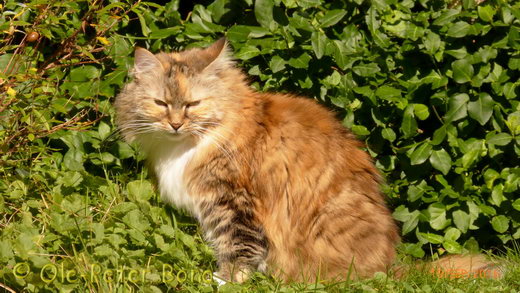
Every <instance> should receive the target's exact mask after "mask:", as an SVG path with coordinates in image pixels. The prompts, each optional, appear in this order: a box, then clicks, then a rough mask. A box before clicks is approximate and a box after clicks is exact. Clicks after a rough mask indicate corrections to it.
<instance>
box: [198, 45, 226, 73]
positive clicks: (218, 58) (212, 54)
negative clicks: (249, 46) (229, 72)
mask: <svg viewBox="0 0 520 293" xmlns="http://www.w3.org/2000/svg"><path fill="white" fill-rule="evenodd" d="M203 53H204V55H205V59H206V62H207V65H206V66H205V68H204V71H207V70H223V69H226V68H228V67H230V66H233V59H232V58H231V53H230V50H229V47H228V44H227V40H226V38H220V39H219V40H218V41H216V42H215V43H213V44H212V45H211V46H209V47H208V48H206V49H204V51H203Z"/></svg>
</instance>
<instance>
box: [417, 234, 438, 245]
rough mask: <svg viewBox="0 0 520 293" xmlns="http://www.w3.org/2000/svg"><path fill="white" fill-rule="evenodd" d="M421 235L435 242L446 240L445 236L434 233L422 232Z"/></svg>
mask: <svg viewBox="0 0 520 293" xmlns="http://www.w3.org/2000/svg"><path fill="white" fill-rule="evenodd" d="M420 236H421V237H423V238H424V239H426V240H427V241H428V242H429V243H433V244H441V243H442V242H443V241H444V237H442V236H441V235H437V234H433V233H420Z"/></svg>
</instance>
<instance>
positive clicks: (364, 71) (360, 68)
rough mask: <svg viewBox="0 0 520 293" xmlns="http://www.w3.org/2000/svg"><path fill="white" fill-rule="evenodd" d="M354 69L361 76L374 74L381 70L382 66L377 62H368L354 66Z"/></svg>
mask: <svg viewBox="0 0 520 293" xmlns="http://www.w3.org/2000/svg"><path fill="white" fill-rule="evenodd" d="M352 71H354V73H356V74H357V75H359V76H372V75H374V74H376V73H377V72H379V71H381V68H379V66H378V65H377V64H376V63H367V64H360V65H356V66H354V67H353V68H352Z"/></svg>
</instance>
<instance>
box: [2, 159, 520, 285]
mask: <svg viewBox="0 0 520 293" xmlns="http://www.w3.org/2000/svg"><path fill="white" fill-rule="evenodd" d="M51 158H52V157H51ZM48 160H49V158H47V159H42V160H41V161H39V162H38V161H36V162H35V164H33V166H32V169H31V172H29V173H28V174H27V175H26V177H24V178H23V179H22V180H11V181H10V182H9V181H4V182H7V184H5V185H6V186H7V188H6V189H5V190H6V192H5V193H4V194H3V197H2V202H1V203H2V205H1V206H0V207H1V208H2V215H3V216H2V218H0V227H1V236H2V237H1V239H0V265H1V269H0V283H1V285H0V286H1V288H3V289H4V290H5V291H8V292H13V291H15V290H16V291H26V292H49V291H56V290H60V291H63V292H68V291H74V292H83V291H84V292H127V291H129V290H133V291H139V292H168V291H186V292H190V291H191V292H215V291H219V292H239V291H241V292H251V291H255V292H344V291H346V290H348V291H353V292H376V291H377V292H416V291H417V292H502V291H507V292H516V291H519V290H520V281H519V280H520V269H519V268H518V264H519V263H520V254H519V253H518V249H509V250H507V251H506V252H505V253H504V254H502V255H501V256H496V257H495V258H497V259H498V260H499V262H500V263H502V264H503V266H504V268H506V269H505V271H506V274H505V276H504V278H503V279H500V280H490V279H483V278H463V277H459V276H451V278H450V277H447V278H446V277H444V278H440V277H439V276H435V275H432V274H428V273H425V272H421V271H419V270H410V271H411V273H410V274H409V275H407V276H405V277H403V278H401V279H396V278H393V277H391V276H387V275H386V274H383V273H379V274H376V275H375V276H374V277H373V278H371V279H365V280H356V281H346V282H338V283H328V284H320V283H316V284H299V283H294V284H282V283H281V282H279V281H277V280H274V279H272V278H270V277H266V276H264V275H261V274H255V275H254V276H253V278H252V279H251V280H250V281H248V282H247V283H245V284H231V283H228V284H225V285H223V286H220V287H219V286H217V284H216V283H214V282H211V281H207V279H208V278H209V276H210V274H211V272H213V271H215V259H214V255H213V252H212V251H211V249H210V248H209V247H208V246H207V245H206V243H204V241H203V240H202V237H201V233H200V230H199V227H198V225H197V224H196V223H195V222H194V221H193V219H192V218H190V217H189V216H187V215H186V214H184V213H183V212H180V211H177V210H175V209H173V208H171V207H168V206H166V205H164V204H163V203H162V202H161V201H160V199H159V198H158V195H157V193H156V192H155V191H154V186H153V185H152V184H151V183H150V182H149V181H148V180H147V179H145V178H146V173H145V171H142V172H141V173H137V176H136V175H135V174H136V173H135V172H136V170H140V166H134V168H129V169H127V170H126V171H122V172H121V173H117V172H110V171H108V169H107V168H105V167H104V168H103V170H104V174H105V175H104V178H103V177H98V176H92V175H90V174H89V173H87V172H83V171H74V172H72V171H67V170H60V169H59V168H58V169H56V170H52V169H49V168H41V167H42V166H43V165H42V164H47V166H52V164H50V163H52V162H50V161H48ZM51 161H52V160H51ZM49 164H50V165H49ZM49 172H51V173H52V172H54V173H55V174H54V175H55V180H54V182H53V183H52V184H48V183H45V182H44V181H42V179H43V178H45V177H46V176H48V175H49V174H48V173H49ZM132 174H134V175H132ZM132 177H133V178H135V177H137V178H139V179H136V180H131V179H129V178H132ZM3 178H4V179H9V176H7V175H6V174H4V176H3ZM400 259H402V260H403V262H404V259H406V258H405V257H403V256H401V257H400ZM411 265H412V262H410V261H408V262H405V266H411ZM10 290H13V291H10Z"/></svg>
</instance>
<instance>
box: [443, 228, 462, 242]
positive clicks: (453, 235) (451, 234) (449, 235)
mask: <svg viewBox="0 0 520 293" xmlns="http://www.w3.org/2000/svg"><path fill="white" fill-rule="evenodd" d="M460 235H461V233H460V230H459V229H457V228H454V227H450V228H448V229H446V232H445V233H444V239H446V240H451V241H457V239H459V237H460Z"/></svg>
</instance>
